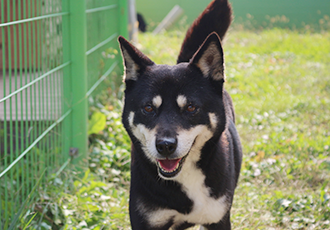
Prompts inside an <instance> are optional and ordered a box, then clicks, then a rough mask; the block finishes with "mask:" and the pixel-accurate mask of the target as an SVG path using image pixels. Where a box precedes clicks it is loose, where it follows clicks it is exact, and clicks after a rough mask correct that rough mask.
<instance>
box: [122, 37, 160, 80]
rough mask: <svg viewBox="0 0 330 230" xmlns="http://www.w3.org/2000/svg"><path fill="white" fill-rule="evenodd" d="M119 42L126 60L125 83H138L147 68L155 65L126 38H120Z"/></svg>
mask: <svg viewBox="0 0 330 230" xmlns="http://www.w3.org/2000/svg"><path fill="white" fill-rule="evenodd" d="M118 42H119V44H120V49H121V54H122V57H123V60H124V67H125V76H124V81H125V82H126V81H128V80H133V81H136V80H137V79H138V78H139V76H140V75H141V74H142V73H143V72H144V71H145V69H146V67H148V66H152V65H154V64H155V63H154V62H153V61H151V60H150V59H149V58H148V57H147V56H146V55H144V54H143V53H142V52H141V51H140V50H138V49H137V48H136V47H134V46H133V45H132V44H131V43H130V42H128V41H127V40H126V39H125V38H124V37H122V36H119V37H118Z"/></svg>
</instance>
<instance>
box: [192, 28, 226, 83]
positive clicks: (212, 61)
mask: <svg viewBox="0 0 330 230" xmlns="http://www.w3.org/2000/svg"><path fill="white" fill-rule="evenodd" d="M190 65H195V66H196V67H197V68H199V69H200V70H201V72H202V73H203V75H204V77H206V78H211V79H213V80H215V81H222V82H223V81H225V75H224V59H223V50H222V46H221V42H220V38H219V36H218V35H217V34H216V33H215V32H213V33H211V34H210V35H209V36H208V37H207V38H206V39H205V41H204V42H203V44H202V45H201V47H200V48H199V49H198V50H197V52H196V53H195V54H194V56H193V57H192V59H191V60H190Z"/></svg>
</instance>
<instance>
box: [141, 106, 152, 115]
mask: <svg viewBox="0 0 330 230" xmlns="http://www.w3.org/2000/svg"><path fill="white" fill-rule="evenodd" d="M143 110H144V112H145V113H152V112H153V111H154V108H153V107H152V106H151V105H146V106H144V108H143Z"/></svg>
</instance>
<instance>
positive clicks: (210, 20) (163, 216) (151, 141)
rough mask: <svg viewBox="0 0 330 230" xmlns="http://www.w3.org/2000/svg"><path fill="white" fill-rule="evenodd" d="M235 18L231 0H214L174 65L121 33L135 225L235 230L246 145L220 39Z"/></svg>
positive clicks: (159, 229) (131, 215)
mask: <svg viewBox="0 0 330 230" xmlns="http://www.w3.org/2000/svg"><path fill="white" fill-rule="evenodd" d="M230 23H231V7H230V5H229V3H228V1H227V0H215V1H213V2H211V3H210V4H209V6H208V7H207V8H206V9H205V10H204V12H203V13H202V14H201V15H200V16H199V17H198V18H197V19H196V20H195V22H194V23H193V25H192V26H191V28H190V29H189V30H188V32H187V35H186V37H185V40H184V42H183V45H182V48H181V52H180V55H179V58H178V61H177V62H178V64H177V65H174V66H167V65H156V64H155V63H154V62H152V61H151V60H150V59H149V58H148V57H146V56H145V55H144V54H143V53H141V52H140V51H139V50H137V49H136V48H135V47H134V46H133V45H132V44H130V43H129V42H128V41H126V40H125V39H124V38H123V37H119V43H120V46H121V50H122V55H123V59H124V64H125V83H126V90H125V106H124V111H123V116H122V121H123V123H124V126H125V128H126V130H127V132H128V134H129V136H130V138H131V140H132V158H131V160H132V162H131V188H130V202H129V204H130V207H129V210H130V219H131V224H132V228H133V230H136V229H141V230H147V229H157V230H165V229H169V228H172V229H176V230H177V229H186V228H188V227H191V226H193V225H196V224H197V225H203V226H204V227H205V228H206V229H231V224H230V209H231V205H232V202H233V196H234V190H235V188H236V184H237V180H238V176H239V172H240V167H241V161H242V150H241V144H240V140H239V136H238V133H237V131H236V129H235V125H234V123H235V115H234V109H233V105H232V101H231V98H230V96H229V94H228V93H227V92H226V91H225V90H224V89H223V84H224V82H225V76H224V59H223V51H222V46H221V42H220V41H221V39H222V38H223V36H224V34H225V32H226V31H227V29H228V27H229V25H230Z"/></svg>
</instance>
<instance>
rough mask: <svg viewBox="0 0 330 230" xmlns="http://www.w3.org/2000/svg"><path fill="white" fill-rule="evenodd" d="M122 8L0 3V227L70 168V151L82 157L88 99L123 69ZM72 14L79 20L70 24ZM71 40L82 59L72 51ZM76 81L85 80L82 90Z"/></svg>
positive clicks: (18, 0) (91, 1)
mask: <svg viewBox="0 0 330 230" xmlns="http://www.w3.org/2000/svg"><path fill="white" fill-rule="evenodd" d="M125 4H126V1H121V0H79V1H74V0H0V229H7V228H9V226H14V225H15V224H16V222H17V221H18V219H19V218H20V217H21V216H22V215H24V214H25V212H26V210H27V208H28V207H29V205H30V204H31V203H32V202H33V200H34V197H35V196H36V195H37V194H38V191H40V190H42V188H43V187H45V185H46V183H47V179H48V178H49V176H50V175H52V174H54V173H56V171H57V170H59V169H60V168H63V166H66V165H67V164H68V162H69V161H70V159H71V158H70V154H69V149H70V148H71V147H75V148H78V149H79V150H80V155H81V156H82V158H86V157H87V130H86V128H85V129H79V127H80V126H82V127H87V126H86V124H87V107H86V104H87V98H88V96H90V95H92V94H93V93H94V92H96V91H95V89H97V88H98V87H99V85H101V83H102V82H103V80H104V79H106V78H107V77H108V76H109V75H110V74H111V73H113V72H114V71H115V70H116V69H118V68H121V66H120V65H119V64H118V63H120V62H119V58H120V57H119V55H118V48H117V44H116V37H117V36H118V35H119V34H122V35H126V33H127V20H126V16H127V15H126V14H125V9H126V5H125ZM79 5H80V6H81V7H80V6H79ZM79 7H80V8H79ZM76 9H82V10H83V11H81V12H80V13H79V12H78V11H77V10H76ZM77 14H79V15H80V16H82V18H84V22H80V23H77V22H76V24H74V23H75V18H74V17H76V15H77ZM79 15H78V16H79ZM76 21H77V20H76ZM75 28H80V29H77V30H76V29H75ZM79 33H80V34H79ZM75 37H76V38H79V39H82V41H83V42H82V43H81V46H80V47H77V48H76V50H78V51H80V50H82V52H83V54H84V55H83V56H84V58H80V57H77V55H78V54H77V51H75V48H71V47H75V44H74V43H75V41H73V39H72V38H75ZM75 65H76V66H75ZM77 66H78V68H77ZM79 68H80V69H83V71H85V72H82V74H81V73H80V74H79V73H78V72H75V69H79ZM76 82H84V83H85V87H84V88H83V90H84V91H83V92H81V87H77V85H76ZM80 105H84V106H82V107H80V109H82V110H85V111H84V112H81V111H79V110H78V109H79V106H80ZM76 110H77V111H76ZM75 121H78V123H77V124H75ZM80 124H84V125H80ZM77 136H80V139H77V140H75V138H76V137H77ZM77 142H79V144H76V143H77ZM80 159H81V158H80Z"/></svg>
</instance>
